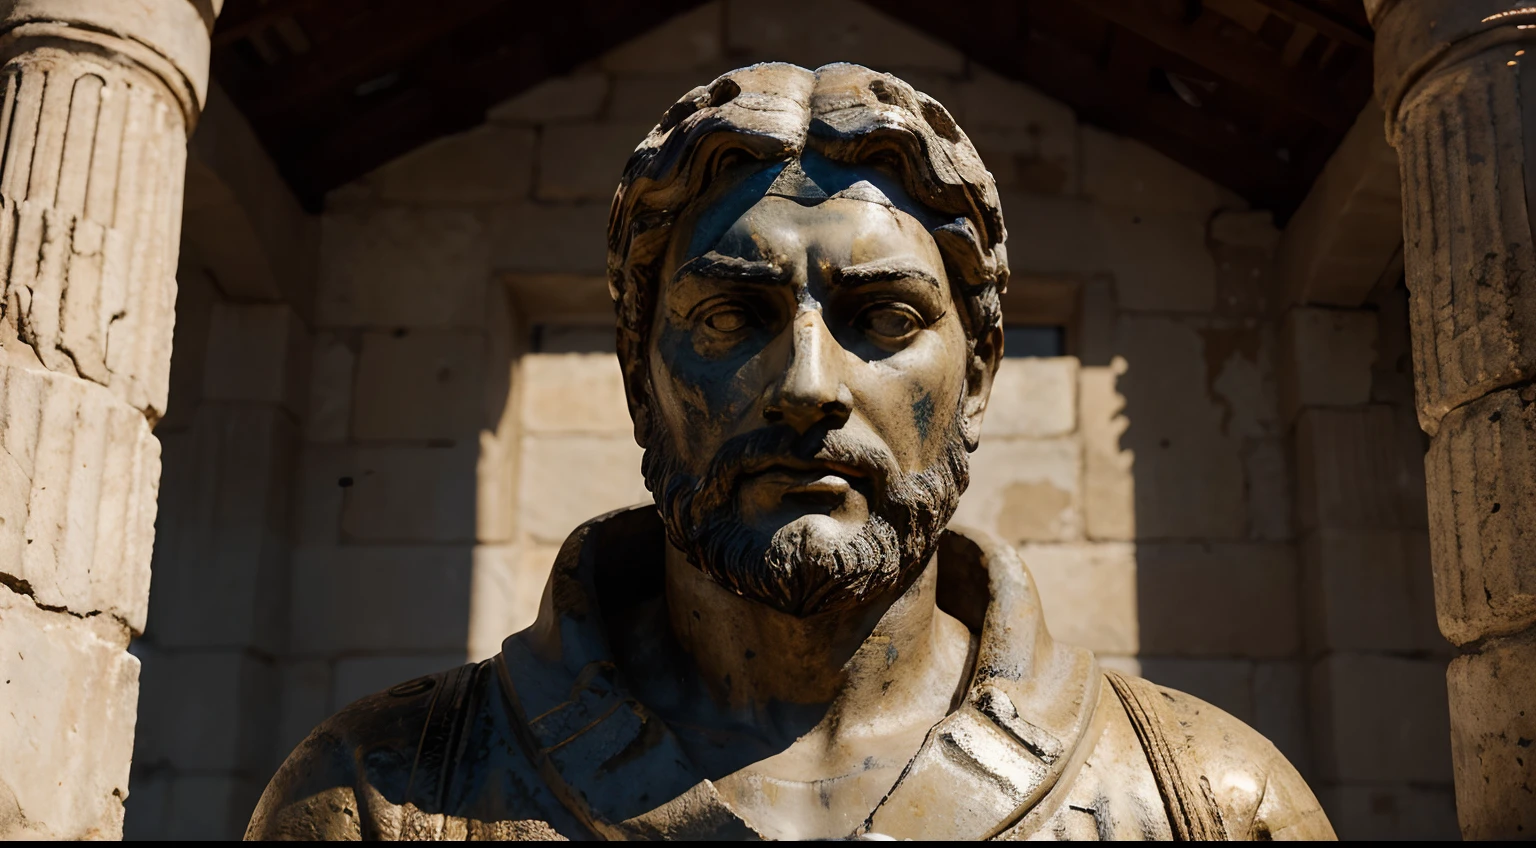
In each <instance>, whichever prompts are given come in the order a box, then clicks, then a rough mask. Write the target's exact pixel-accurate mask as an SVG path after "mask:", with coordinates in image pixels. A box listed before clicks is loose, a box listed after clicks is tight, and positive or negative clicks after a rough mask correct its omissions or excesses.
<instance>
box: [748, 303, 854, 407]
mask: <svg viewBox="0 0 1536 848" xmlns="http://www.w3.org/2000/svg"><path fill="white" fill-rule="evenodd" d="M792 333H793V335H792V336H791V339H790V353H789V362H788V364H787V365H786V366H785V369H784V376H783V378H782V379H781V380H780V381H779V384H778V386H777V388H776V391H774V392H773V394H772V396H771V397H770V398H769V400H768V403H767V404H766V405H765V406H764V407H763V418H765V419H767V421H768V422H769V423H771V424H780V423H783V424H788V425H789V426H791V427H793V428H795V431H796V432H799V433H804V432H806V431H807V430H810V429H811V428H812V427H815V426H816V425H818V424H821V423H823V422H825V423H826V424H827V426H828V428H829V429H836V428H838V427H841V426H843V424H845V423H847V421H848V415H849V413H850V411H851V407H852V401H853V397H852V395H851V394H850V393H849V391H848V388H847V386H845V385H844V384H843V381H842V379H841V377H840V375H839V374H838V365H839V359H840V357H838V356H837V354H838V353H840V352H841V350H840V348H839V346H838V344H837V341H836V340H835V339H833V338H832V334H831V333H830V332H828V331H827V325H826V324H825V323H823V322H822V320H821V315H820V313H817V312H810V313H806V314H803V315H799V316H797V317H796V318H795V323H794V328H793V331H792Z"/></svg>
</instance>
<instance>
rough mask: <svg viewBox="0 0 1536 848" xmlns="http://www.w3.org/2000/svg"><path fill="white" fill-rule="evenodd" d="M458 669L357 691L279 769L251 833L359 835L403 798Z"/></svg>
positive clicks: (273, 836) (264, 836)
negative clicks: (440, 696)
mask: <svg viewBox="0 0 1536 848" xmlns="http://www.w3.org/2000/svg"><path fill="white" fill-rule="evenodd" d="M452 673H453V672H452V671H449V672H441V673H439V674H432V675H428V676H426V677H421V678H417V679H415V680H411V681H408V682H406V683H402V684H400V685H398V686H394V687H391V688H390V689H387V690H385V691H383V692H378V693H375V694H372V695H368V696H365V697H363V698H359V699H358V700H356V701H353V702H352V703H351V704H348V705H347V706H346V707H344V708H343V709H342V710H341V711H340V712H337V713H336V714H335V715H333V716H331V717H330V718H328V719H326V720H325V721H324V722H321V724H320V725H319V726H318V727H316V728H315V729H314V730H313V731H311V732H310V734H309V736H308V737H306V738H305V739H304V741H303V742H301V743H299V745H298V747H296V748H294V749H293V752H292V753H290V754H289V755H288V758H287V759H286V760H284V761H283V764H282V766H281V767H280V768H279V769H278V770H277V774H276V775H274V776H273V778H272V780H271V782H270V783H268V784H267V788H266V791H265V792H263V793H262V796H261V800H260V801H259V802H258V803H257V805H256V811H255V813H254V814H253V815H252V816H251V823H250V825H249V827H247V829H246V833H245V838H246V839H248V840H289V839H305V840H313V839H360V838H365V837H366V836H369V835H371V834H368V833H367V831H368V830H370V829H371V828H370V826H369V825H370V822H369V821H368V820H367V819H371V818H377V817H378V816H379V814H380V812H381V810H380V809H379V807H380V805H381V804H384V805H386V806H389V805H394V804H399V803H401V802H402V801H403V799H404V795H405V791H406V789H407V785H408V782H409V780H410V773H411V766H412V765H413V763H414V762H415V759H416V755H417V753H418V752H417V747H418V745H419V741H420V739H421V737H422V733H421V732H422V729H423V728H424V727H425V726H426V723H427V721H428V719H429V717H430V715H431V712H432V706H433V703H434V699H435V696H436V695H437V690H438V689H439V688H440V687H441V686H442V685H443V684H444V682H445V678H447V677H448V676H449V675H450V674H452Z"/></svg>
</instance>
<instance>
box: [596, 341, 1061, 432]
mask: <svg viewBox="0 0 1536 848" xmlns="http://www.w3.org/2000/svg"><path fill="white" fill-rule="evenodd" d="M615 370H617V369H615ZM1077 380H1078V364H1077V357H1075V356H1059V357H1053V358H1049V359H1046V358H1037V357H1029V358H1016V359H1004V360H1003V361H1002V362H1001V363H999V364H998V369H997V375H996V376H995V377H994V378H993V381H992V396H991V398H990V399H989V400H988V401H987V415H986V418H985V419H984V420H983V426H982V438H983V439H995V438H1000V437H1008V436H1028V437H1031V438H1049V437H1051V436H1065V435H1067V434H1069V433H1071V432H1073V431H1074V430H1076V429H1077ZM622 388H623V387H622V386H620V389H621V390H622ZM626 417H627V416H626Z"/></svg>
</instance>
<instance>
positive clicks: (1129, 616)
mask: <svg viewBox="0 0 1536 848" xmlns="http://www.w3.org/2000/svg"><path fill="white" fill-rule="evenodd" d="M1019 555H1020V556H1021V557H1023V559H1024V564H1025V565H1026V566H1028V568H1029V572H1030V574H1031V575H1032V576H1033V577H1034V578H1035V586H1036V588H1038V589H1039V591H1040V603H1041V605H1042V607H1043V609H1044V610H1045V622H1046V624H1047V625H1048V626H1049V627H1050V630H1051V634H1052V635H1053V636H1055V637H1056V638H1057V639H1059V640H1060V641H1062V642H1065V643H1067V644H1071V645H1080V646H1082V647H1084V648H1089V649H1091V650H1092V651H1094V652H1095V653H1104V654H1109V655H1132V654H1135V653H1136V652H1137V651H1138V650H1139V649H1140V647H1141V641H1140V629H1139V627H1138V623H1137V622H1138V620H1139V614H1140V608H1139V606H1138V604H1137V593H1136V581H1137V576H1136V548H1135V546H1133V545H1130V544H1127V543H1123V542H1110V543H1104V544H1086V543H1077V544H1067V545H1040V544H1031V545H1024V546H1023V547H1021V548H1020V549H1019Z"/></svg>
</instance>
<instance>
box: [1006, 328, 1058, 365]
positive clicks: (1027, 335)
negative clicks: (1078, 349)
mask: <svg viewBox="0 0 1536 848" xmlns="http://www.w3.org/2000/svg"><path fill="white" fill-rule="evenodd" d="M1066 355H1067V328H1065V327H1059V326H1051V325H1048V324H1015V325H1013V326H1004V327H1003V356H1004V357H1006V358H1008V359H1013V358H1016V357H1024V356H1066Z"/></svg>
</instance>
